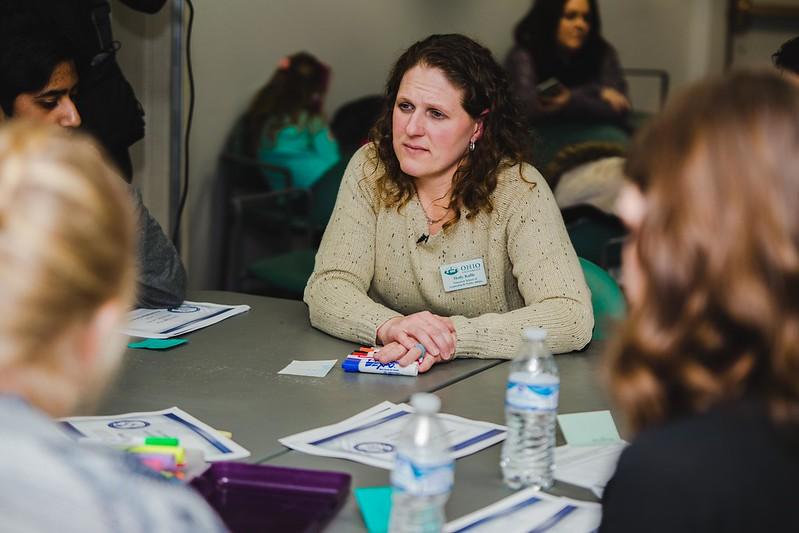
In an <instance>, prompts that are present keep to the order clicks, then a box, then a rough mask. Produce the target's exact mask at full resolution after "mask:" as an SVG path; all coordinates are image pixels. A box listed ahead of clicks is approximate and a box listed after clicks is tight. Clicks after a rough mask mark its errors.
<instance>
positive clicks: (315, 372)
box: [278, 359, 338, 378]
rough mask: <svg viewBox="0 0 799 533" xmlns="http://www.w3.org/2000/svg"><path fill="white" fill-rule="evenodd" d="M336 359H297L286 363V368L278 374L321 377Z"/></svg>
mask: <svg viewBox="0 0 799 533" xmlns="http://www.w3.org/2000/svg"><path fill="white" fill-rule="evenodd" d="M337 362H338V359H328V360H324V361H297V360H294V361H292V362H290V363H289V364H288V365H286V368H284V369H283V370H281V371H280V372H278V374H288V375H291V376H309V377H313V378H323V377H325V376H326V375H327V373H328V372H330V369H331V368H333V367H334V366H336V363H337Z"/></svg>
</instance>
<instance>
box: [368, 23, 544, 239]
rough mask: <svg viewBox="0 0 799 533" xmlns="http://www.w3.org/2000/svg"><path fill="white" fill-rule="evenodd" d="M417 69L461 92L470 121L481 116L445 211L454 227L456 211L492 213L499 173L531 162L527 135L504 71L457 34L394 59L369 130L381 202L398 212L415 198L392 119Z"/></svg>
mask: <svg viewBox="0 0 799 533" xmlns="http://www.w3.org/2000/svg"><path fill="white" fill-rule="evenodd" d="M417 65H424V66H426V67H430V68H437V69H439V70H441V71H442V72H443V73H444V76H446V78H447V80H448V81H449V82H450V83H451V84H452V85H454V86H455V87H457V88H458V89H460V90H461V92H462V98H461V104H462V106H463V109H464V110H465V111H466V112H467V113H468V114H469V116H470V117H472V119H474V120H477V119H478V118H480V117H481V115H483V113H484V111H486V110H488V113H487V114H485V115H484V116H483V117H482V120H483V135H482V137H481V138H480V142H478V143H476V146H475V149H474V151H472V152H469V155H468V156H467V157H464V158H463V160H462V161H461V162H460V164H459V165H458V168H457V170H456V171H455V175H454V177H453V180H452V197H451V201H450V207H451V208H452V209H453V210H454V211H455V218H454V219H453V220H452V221H450V222H449V223H448V224H447V226H449V225H451V224H453V223H455V222H457V221H458V220H459V219H460V217H461V210H462V209H464V210H465V211H466V218H467V219H468V218H471V217H473V216H475V215H476V214H478V213H479V212H480V211H482V210H486V211H489V212H490V211H491V209H492V208H493V206H492V205H491V194H492V193H493V192H494V189H495V188H496V186H497V174H498V172H499V171H500V170H501V169H503V168H507V167H511V166H513V165H516V164H519V163H522V162H524V161H527V160H529V158H530V140H529V139H530V137H529V132H528V131H527V129H526V127H525V126H524V124H523V123H522V121H521V116H522V115H521V113H520V112H519V111H518V108H517V107H516V104H515V102H514V100H513V98H512V96H511V93H510V89H509V85H508V80H507V77H506V75H505V71H504V70H503V69H502V67H501V66H500V65H499V64H498V63H497V62H496V61H495V60H494V58H493V56H492V55H491V51H490V50H488V49H487V48H485V47H483V46H481V45H479V44H477V43H476V42H474V41H473V40H471V39H469V38H468V37H465V36H463V35H458V34H449V35H431V36H430V37H427V38H426V39H424V40H422V41H419V42H417V43H414V44H413V45H411V47H410V48H408V49H407V50H406V51H405V52H404V53H403V54H402V55H401V56H400V58H399V59H398V60H397V62H396V64H395V65H394V67H393V68H392V69H391V73H390V74H389V77H388V81H387V82H386V103H385V107H384V109H383V112H382V114H381V116H380V118H379V119H378V121H377V123H376V124H375V126H374V128H373V129H372V133H371V139H372V141H373V142H374V143H375V147H376V157H377V159H378V160H379V162H380V163H381V164H382V168H383V170H384V174H383V175H382V176H380V177H379V178H378V180H377V187H378V191H379V193H380V196H381V199H382V201H383V202H384V203H385V205H386V206H388V207H394V206H396V207H397V208H400V207H402V206H404V205H405V204H407V203H408V201H409V200H410V199H411V198H413V195H414V194H415V189H414V178H413V177H412V176H408V175H407V174H405V173H404V172H402V170H401V169H400V163H399V160H398V159H397V156H396V154H395V153H394V148H393V142H392V141H393V134H392V115H393V111H394V105H395V104H396V100H397V92H398V91H399V86H400V82H401V81H402V77H403V76H404V75H405V73H406V72H407V71H408V70H410V69H412V68H413V67H415V66H417Z"/></svg>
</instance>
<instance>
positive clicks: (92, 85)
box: [0, 0, 166, 182]
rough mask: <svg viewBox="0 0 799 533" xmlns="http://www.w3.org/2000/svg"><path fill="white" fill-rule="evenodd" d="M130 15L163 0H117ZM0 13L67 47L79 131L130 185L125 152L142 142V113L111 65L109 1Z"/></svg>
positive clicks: (1, 0)
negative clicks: (25, 19)
mask: <svg viewBox="0 0 799 533" xmlns="http://www.w3.org/2000/svg"><path fill="white" fill-rule="evenodd" d="M121 2H122V3H123V4H125V5H126V6H127V7H129V8H130V9H134V10H136V11H140V12H142V13H148V14H153V13H156V12H157V11H159V10H160V9H161V8H162V7H163V6H164V4H165V3H166V0H121ZM0 12H2V13H4V15H3V16H4V17H5V14H6V13H14V14H20V13H22V14H24V15H27V16H29V17H31V18H32V19H33V20H34V22H35V23H36V24H37V25H40V26H44V27H46V28H50V29H51V30H50V31H53V32H54V33H57V34H59V35H60V39H63V40H64V42H65V43H66V44H67V45H68V47H69V50H70V53H71V55H72V59H73V62H74V65H75V69H76V72H77V75H78V77H79V78H80V80H81V83H80V91H78V92H77V94H76V95H75V98H74V102H75V104H76V106H77V108H78V111H79V113H80V115H81V119H82V126H81V127H82V129H84V130H85V131H88V132H89V133H91V134H92V135H93V136H94V137H95V138H96V139H97V140H98V141H100V143H101V144H102V145H103V147H104V148H105V149H106V151H107V153H108V154H109V156H110V157H111V158H112V159H113V161H114V163H115V164H116V165H117V167H118V168H119V170H120V172H121V173H122V176H123V177H124V178H125V180H126V181H128V182H130V181H131V180H132V178H133V166H132V163H131V160H130V153H129V151H128V150H129V148H130V146H132V145H133V144H134V143H136V142H137V141H139V140H140V139H141V138H142V137H144V111H143V109H142V106H141V104H140V103H139V101H138V99H137V98H136V95H135V94H134V92H133V89H132V87H131V86H130V83H128V81H127V79H125V76H124V74H123V73H122V70H121V69H120V67H119V64H118V63H117V60H116V52H117V49H118V48H119V46H120V43H119V42H118V41H115V40H114V38H113V35H112V32H111V18H110V17H111V4H110V3H109V1H108V0H70V1H69V2H64V1H63V0H25V1H24V2H23V1H21V0H0Z"/></svg>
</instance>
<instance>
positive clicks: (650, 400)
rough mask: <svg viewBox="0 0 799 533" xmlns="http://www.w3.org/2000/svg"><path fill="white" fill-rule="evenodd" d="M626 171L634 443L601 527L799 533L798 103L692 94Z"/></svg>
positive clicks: (744, 79)
mask: <svg viewBox="0 0 799 533" xmlns="http://www.w3.org/2000/svg"><path fill="white" fill-rule="evenodd" d="M626 169H627V174H628V175H629V176H630V177H631V179H632V181H633V183H634V185H633V184H630V185H627V186H626V188H625V189H624V190H623V191H622V193H621V196H620V199H619V208H618V212H619V214H620V216H621V217H622V219H623V220H624V221H625V223H626V224H627V225H628V227H629V228H630V232H631V234H630V239H628V241H627V244H626V245H625V250H624V267H623V275H624V278H625V289H626V293H627V296H628V297H629V300H630V314H629V318H628V320H627V322H626V324H625V325H624V327H623V329H622V331H621V336H620V338H619V339H618V343H617V345H616V346H615V347H614V348H613V350H612V351H611V353H610V354H609V355H610V358H609V361H608V367H609V368H608V370H609V374H610V388H611V392H612V394H613V395H614V396H615V400H616V402H617V404H618V405H619V406H620V407H621V409H622V410H623V411H624V413H625V414H626V415H627V418H628V420H629V423H630V424H629V425H630V427H631V428H632V429H633V430H634V431H636V432H637V434H636V435H635V437H634V439H633V441H632V443H631V444H630V446H629V447H628V448H627V449H626V450H625V451H624V452H623V453H622V455H621V458H620V460H619V463H618V467H617V469H616V472H615V474H614V475H613V478H612V479H611V480H610V482H609V483H608V484H607V488H606V490H605V492H604V496H603V502H602V504H603V516H602V525H601V527H600V531H601V532H603V533H612V532H627V531H629V532H640V531H647V532H650V533H660V532H664V533H665V532H669V533H671V532H674V531H703V532H709V533H714V532H727V533H731V532H738V531H740V532H751V531H799V507H798V506H797V505H796V479H797V478H799V341H798V340H797V336H798V335H799V297H797V295H799V237H798V236H799V218H797V216H796V205H797V203H799V179H797V177H799V91H797V90H796V87H795V86H793V85H792V84H790V83H788V82H787V81H786V80H784V79H782V78H780V77H778V76H776V75H774V74H769V73H738V74H734V75H731V76H729V77H727V78H724V79H721V80H715V81H711V82H707V83H704V84H702V85H699V86H695V87H693V88H691V89H689V90H688V91H686V92H684V93H683V94H682V95H681V96H680V97H678V98H676V99H674V100H673V101H672V102H671V103H670V104H669V105H668V106H667V108H666V110H665V111H664V113H663V115H662V116H660V117H657V118H655V119H654V121H653V122H652V124H651V125H650V126H649V127H648V128H647V129H646V131H645V132H644V134H643V135H642V136H641V137H640V138H639V139H638V140H637V141H636V142H635V145H634V147H633V148H632V149H631V151H630V153H629V159H628V163H627V167H626Z"/></svg>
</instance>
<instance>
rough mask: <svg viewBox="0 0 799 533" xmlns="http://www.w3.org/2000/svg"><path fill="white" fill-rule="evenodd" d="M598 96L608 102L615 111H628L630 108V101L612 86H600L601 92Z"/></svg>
mask: <svg viewBox="0 0 799 533" xmlns="http://www.w3.org/2000/svg"><path fill="white" fill-rule="evenodd" d="M599 96H600V97H601V98H602V99H603V100H604V101H606V102H607V103H609V104H610V107H612V108H613V110H614V111H616V112H617V113H621V112H622V111H628V110H629V109H630V101H629V100H627V97H626V96H624V95H623V94H622V93H620V92H619V91H617V90H616V89H614V88H612V87H602V92H601V93H600V94H599Z"/></svg>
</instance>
